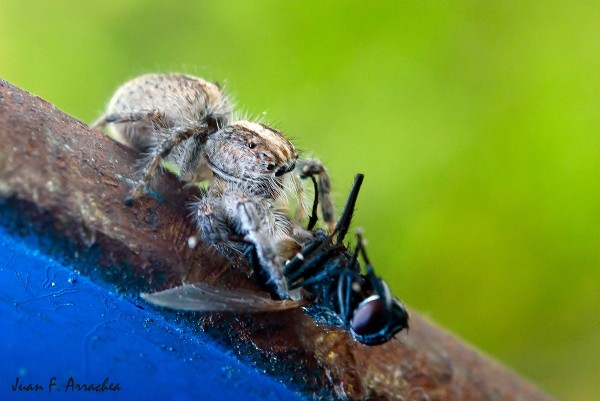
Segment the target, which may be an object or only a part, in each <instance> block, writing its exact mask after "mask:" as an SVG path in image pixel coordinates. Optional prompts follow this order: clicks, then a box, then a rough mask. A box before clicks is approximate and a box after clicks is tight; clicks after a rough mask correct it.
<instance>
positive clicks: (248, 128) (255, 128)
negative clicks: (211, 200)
mask: <svg viewBox="0 0 600 401" xmlns="http://www.w3.org/2000/svg"><path fill="white" fill-rule="evenodd" d="M204 157H205V158H206V161H207V163H208V166H209V167H210V169H211V170H212V171H213V173H214V174H215V175H216V176H217V177H218V178H220V179H222V180H224V181H226V182H228V183H235V184H237V185H238V186H240V187H241V188H244V189H246V190H247V192H249V193H251V194H253V195H260V196H265V197H269V198H274V197H276V196H277V195H278V194H279V193H280V192H281V190H282V189H283V178H284V176H285V174H286V173H289V172H291V171H292V170H294V168H295V166H296V160H297V159H298V153H297V152H296V149H295V148H294V145H292V143H291V142H290V141H289V140H288V139H287V138H285V137H284V136H283V134H282V133H281V132H279V131H277V130H275V129H273V128H270V127H268V126H266V125H264V124H260V123H255V122H250V121H238V122H235V123H232V124H230V125H228V126H226V127H224V128H223V129H221V130H219V131H217V132H215V133H214V134H211V135H210V136H209V137H208V140H207V142H206V148H205V156H204Z"/></svg>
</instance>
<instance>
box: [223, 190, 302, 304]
mask: <svg viewBox="0 0 600 401" xmlns="http://www.w3.org/2000/svg"><path fill="white" fill-rule="evenodd" d="M223 202H224V205H225V208H226V209H227V210H228V211H229V213H230V214H231V216H232V217H233V220H234V221H235V222H236V223H237V224H238V230H239V232H240V233H242V234H243V236H244V240H245V241H247V242H250V243H252V244H253V245H254V246H255V248H256V255H257V256H258V260H259V263H260V265H261V267H262V268H263V269H265V271H266V272H267V274H268V276H269V281H270V282H272V283H273V284H274V286H275V288H276V291H277V294H278V295H279V296H280V297H281V298H287V297H288V296H289V288H288V282H287V279H286V277H285V276H284V274H283V267H284V266H285V263H286V262H287V261H288V260H289V259H291V258H292V257H293V255H295V254H296V253H297V252H298V251H299V250H300V244H298V242H297V241H295V240H294V239H293V238H292V237H291V236H290V232H291V227H290V223H289V220H287V218H286V217H285V216H284V215H283V214H281V213H280V212H278V211H276V210H274V209H273V208H272V207H271V205H270V203H269V202H267V201H264V200H262V199H260V198H251V197H249V196H247V195H245V194H242V193H229V194H226V195H223Z"/></svg>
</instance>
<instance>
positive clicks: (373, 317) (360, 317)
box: [350, 295, 387, 336]
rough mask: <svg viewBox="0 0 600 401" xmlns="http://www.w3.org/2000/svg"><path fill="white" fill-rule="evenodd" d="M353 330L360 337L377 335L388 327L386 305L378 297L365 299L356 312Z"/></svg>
mask: <svg viewBox="0 0 600 401" xmlns="http://www.w3.org/2000/svg"><path fill="white" fill-rule="evenodd" d="M350 325H351V327H352V330H353V331H354V332H355V333H356V334H358V335H360V336H368V335H371V334H376V333H378V332H379V331H381V330H382V329H384V328H385V327H386V325H387V313H386V310H385V305H384V304H383V302H382V300H381V298H380V297H379V296H377V295H374V296H371V297H369V298H367V299H365V300H364V301H363V302H361V304H360V305H359V306H358V308H357V309H356V311H355V312H354V317H353V318H352V322H351V324H350Z"/></svg>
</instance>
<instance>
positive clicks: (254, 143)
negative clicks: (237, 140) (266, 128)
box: [248, 142, 256, 149]
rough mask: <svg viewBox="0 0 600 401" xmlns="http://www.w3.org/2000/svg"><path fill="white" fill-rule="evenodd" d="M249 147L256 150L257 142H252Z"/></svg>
mask: <svg viewBox="0 0 600 401" xmlns="http://www.w3.org/2000/svg"><path fill="white" fill-rule="evenodd" d="M248 147H249V148H250V149H254V148H255V147H256V142H250V143H248Z"/></svg>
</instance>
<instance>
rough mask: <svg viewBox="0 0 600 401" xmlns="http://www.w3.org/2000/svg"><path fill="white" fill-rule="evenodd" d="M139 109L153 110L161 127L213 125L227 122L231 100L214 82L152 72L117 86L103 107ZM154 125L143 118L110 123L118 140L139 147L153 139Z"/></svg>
mask: <svg viewBox="0 0 600 401" xmlns="http://www.w3.org/2000/svg"><path fill="white" fill-rule="evenodd" d="M140 112H151V113H152V112H157V113H158V115H159V118H158V122H159V125H161V126H163V127H174V126H190V125H194V124H198V123H204V122H206V123H208V124H209V125H213V126H214V127H215V129H216V128H217V127H221V126H224V125H226V124H227V123H228V122H229V119H230V115H231V104H230V102H229V100H228V99H227V96H226V95H225V94H224V93H223V91H222V90H221V89H220V88H219V87H218V86H217V85H215V84H213V83H211V82H208V81H205V80H203V79H201V78H197V77H193V76H190V75H184V74H176V73H162V74H161V73H152V74H145V75H142V76H139V77H137V78H134V79H132V80H130V81H128V82H126V83H124V84H123V85H122V86H121V87H119V89H118V90H117V91H116V92H115V94H114V95H113V97H112V98H111V100H110V102H109V104H108V108H107V111H106V113H107V114H108V115H111V114H126V113H140ZM155 123H156V121H155ZM154 128H155V127H153V126H152V122H151V121H150V120H149V119H147V118H146V119H142V120H140V121H134V122H124V123H116V124H111V125H110V129H111V131H112V133H113V134H114V135H115V136H116V137H117V138H118V139H119V140H121V141H122V142H124V143H125V144H127V145H129V146H131V147H133V148H134V149H137V150H139V151H145V150H147V149H148V148H149V147H150V146H152V145H153V144H155V143H156V138H153V134H154V131H155V129H154Z"/></svg>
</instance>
